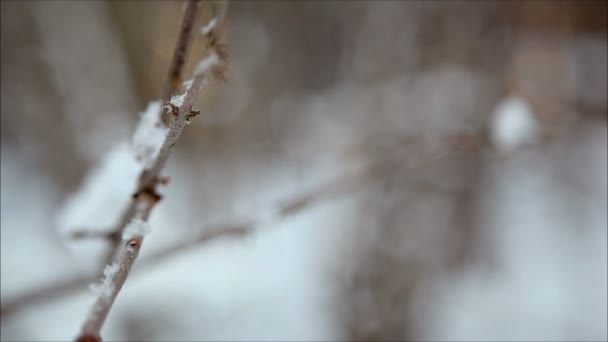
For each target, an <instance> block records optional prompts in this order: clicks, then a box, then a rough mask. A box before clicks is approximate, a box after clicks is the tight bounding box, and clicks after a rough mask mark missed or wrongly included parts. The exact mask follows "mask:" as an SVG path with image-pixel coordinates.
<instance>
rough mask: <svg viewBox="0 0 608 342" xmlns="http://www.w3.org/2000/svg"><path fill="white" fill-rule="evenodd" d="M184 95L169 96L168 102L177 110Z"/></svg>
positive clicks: (182, 101)
mask: <svg viewBox="0 0 608 342" xmlns="http://www.w3.org/2000/svg"><path fill="white" fill-rule="evenodd" d="M185 97H186V94H181V95H175V96H171V101H169V102H170V103H171V104H172V105H174V106H175V107H177V108H179V107H181V106H182V105H183V104H184V98H185Z"/></svg>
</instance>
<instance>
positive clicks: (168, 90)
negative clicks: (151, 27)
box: [75, 0, 198, 265]
mask: <svg viewBox="0 0 608 342" xmlns="http://www.w3.org/2000/svg"><path fill="white" fill-rule="evenodd" d="M197 5H198V0H188V1H187V2H186V4H185V6H184V15H183V17H182V24H181V27H180V32H179V36H178V38H177V42H176V44H175V49H174V51H173V57H172V59H171V64H170V66H169V73H168V75H167V81H166V82H165V87H164V90H163V97H162V100H163V102H162V103H167V102H168V101H169V100H171V96H172V95H174V94H175V93H176V91H177V89H178V87H179V85H180V83H181V77H182V71H183V67H184V62H185V60H186V56H187V54H188V48H189V46H190V42H191V41H192V40H191V39H190V37H191V33H192V27H193V24H194V20H195V18H196V10H197ZM160 117H161V119H162V121H163V123H164V124H165V125H168V124H169V119H170V118H167V117H166V116H164V115H162V113H161V116H160ZM134 214H135V201H131V202H130V203H129V206H128V207H127V208H126V209H125V210H124V211H123V214H122V216H121V217H120V220H119V221H118V224H117V225H116V227H115V228H114V229H113V233H108V234H107V239H108V241H109V242H110V248H109V250H108V252H107V255H106V257H105V259H104V262H103V265H107V264H109V263H111V262H112V260H114V258H116V256H117V254H118V252H119V251H120V247H121V244H120V231H121V230H122V229H123V227H125V226H126V225H127V224H129V221H130V220H131V218H132V217H133V215H134ZM75 237H76V238H81V237H87V236H78V235H76V236H75Z"/></svg>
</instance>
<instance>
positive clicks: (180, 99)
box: [169, 81, 192, 108]
mask: <svg viewBox="0 0 608 342" xmlns="http://www.w3.org/2000/svg"><path fill="white" fill-rule="evenodd" d="M190 82H192V81H190ZM185 97H186V94H185V93H184V94H181V95H175V96H171V101H169V102H171V104H172V105H174V106H175V107H178V108H179V107H181V106H182V105H183V104H184V98H185Z"/></svg>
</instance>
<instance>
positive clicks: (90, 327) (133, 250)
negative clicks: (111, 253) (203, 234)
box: [76, 5, 226, 341]
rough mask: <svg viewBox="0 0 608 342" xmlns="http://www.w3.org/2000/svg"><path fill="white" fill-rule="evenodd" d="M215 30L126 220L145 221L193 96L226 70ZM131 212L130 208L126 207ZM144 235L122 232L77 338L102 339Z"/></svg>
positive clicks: (177, 100) (174, 104)
mask: <svg viewBox="0 0 608 342" xmlns="http://www.w3.org/2000/svg"><path fill="white" fill-rule="evenodd" d="M224 7H225V5H224V6H222V8H224ZM216 8H217V7H214V17H213V18H212V19H211V20H212V21H215V22H217V23H223V22H224V21H225V18H224V17H222V18H219V17H216V16H215V15H217V14H218V13H220V14H222V15H224V16H225V14H226V11H225V10H224V11H218V10H216ZM215 32H216V31H215V30H211V32H210V34H211V36H212V39H209V42H208V45H207V49H206V52H205V54H204V58H203V59H202V60H201V62H200V63H199V65H198V66H197V68H196V70H195V71H194V76H193V78H192V82H190V84H189V86H188V87H187V89H186V92H185V93H184V94H183V95H181V96H178V97H172V99H171V102H170V103H169V106H168V108H169V112H170V114H171V115H172V121H171V124H170V125H169V127H168V131H167V135H166V136H165V138H164V140H163V143H162V145H161V147H160V150H159V152H158V154H157V155H156V158H155V159H154V160H153V161H152V163H151V166H149V167H148V168H146V169H145V170H144V171H143V172H142V173H141V175H140V177H139V183H138V187H137V191H136V192H135V194H134V195H133V204H132V207H133V208H134V209H133V210H132V215H128V216H129V217H128V220H127V221H129V222H136V221H137V222H143V223H146V222H147V221H148V218H149V216H150V213H151V211H152V209H153V208H154V206H155V205H156V203H157V202H158V201H159V200H160V198H161V196H160V195H159V194H158V192H157V191H156V188H157V185H158V184H159V183H160V180H159V178H160V177H159V176H160V172H161V171H162V169H163V168H164V166H165V164H166V162H167V160H168V159H169V155H170V154H171V151H172V150H173V147H174V145H175V143H176V142H177V140H178V139H179V137H180V135H181V133H182V130H183V129H184V127H186V125H187V124H188V123H189V122H190V120H191V119H192V117H193V116H194V115H196V114H198V113H197V112H194V111H192V105H193V104H194V101H195V100H196V97H197V96H198V94H199V92H200V90H201V88H202V86H203V84H204V83H205V81H206V80H207V79H208V78H209V76H210V74H213V75H222V74H223V72H224V71H225V61H226V54H225V52H224V51H223V50H222V48H221V45H220V43H219V42H220V40H221V37H218V36H215V35H214V33H215ZM178 48H179V46H178ZM130 212H131V210H129V213H130ZM130 224H132V223H130ZM123 229H124V228H123ZM143 238H144V237H143V234H142V233H140V232H135V233H134V234H132V235H130V236H125V235H124V233H123V239H122V243H121V244H120V246H121V247H122V252H121V253H120V255H119V256H118V257H117V259H116V260H115V261H114V262H113V263H112V264H111V265H108V266H106V270H104V277H105V279H104V291H101V292H100V294H99V295H98V297H97V300H96V301H95V303H94V304H93V307H92V309H91V311H90V313H89V315H88V316H87V318H86V320H85V322H84V324H83V326H82V329H81V332H80V335H79V336H78V337H77V338H76V341H101V337H100V330H101V327H102V326H103V323H104V322H105V319H106V318H107V316H108V313H109V311H110V309H111V307H112V304H113V303H114V301H115V299H116V297H117V296H118V293H119V292H120V290H121V288H122V286H123V285H124V283H125V281H126V279H127V277H128V275H129V272H130V271H131V268H132V267H133V264H134V263H135V260H136V259H137V256H138V254H139V251H140V249H141V245H142V243H143Z"/></svg>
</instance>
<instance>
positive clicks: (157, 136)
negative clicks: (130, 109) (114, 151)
mask: <svg viewBox="0 0 608 342" xmlns="http://www.w3.org/2000/svg"><path fill="white" fill-rule="evenodd" d="M171 101H173V99H171ZM160 106H161V104H160V101H154V102H150V103H149V104H148V107H147V108H146V110H145V111H144V112H143V113H142V114H141V118H140V121H139V124H138V125H137V128H136V129H135V133H134V134H133V140H132V147H133V152H134V153H135V158H136V159H137V161H139V162H141V163H142V164H143V165H144V166H145V167H148V166H150V165H151V164H152V163H153V161H154V159H155V158H156V156H157V155H158V151H159V150H160V147H161V146H162V144H163V142H164V140H165V136H166V135H167V128H166V127H165V126H164V125H163V124H162V122H161V120H160Z"/></svg>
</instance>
